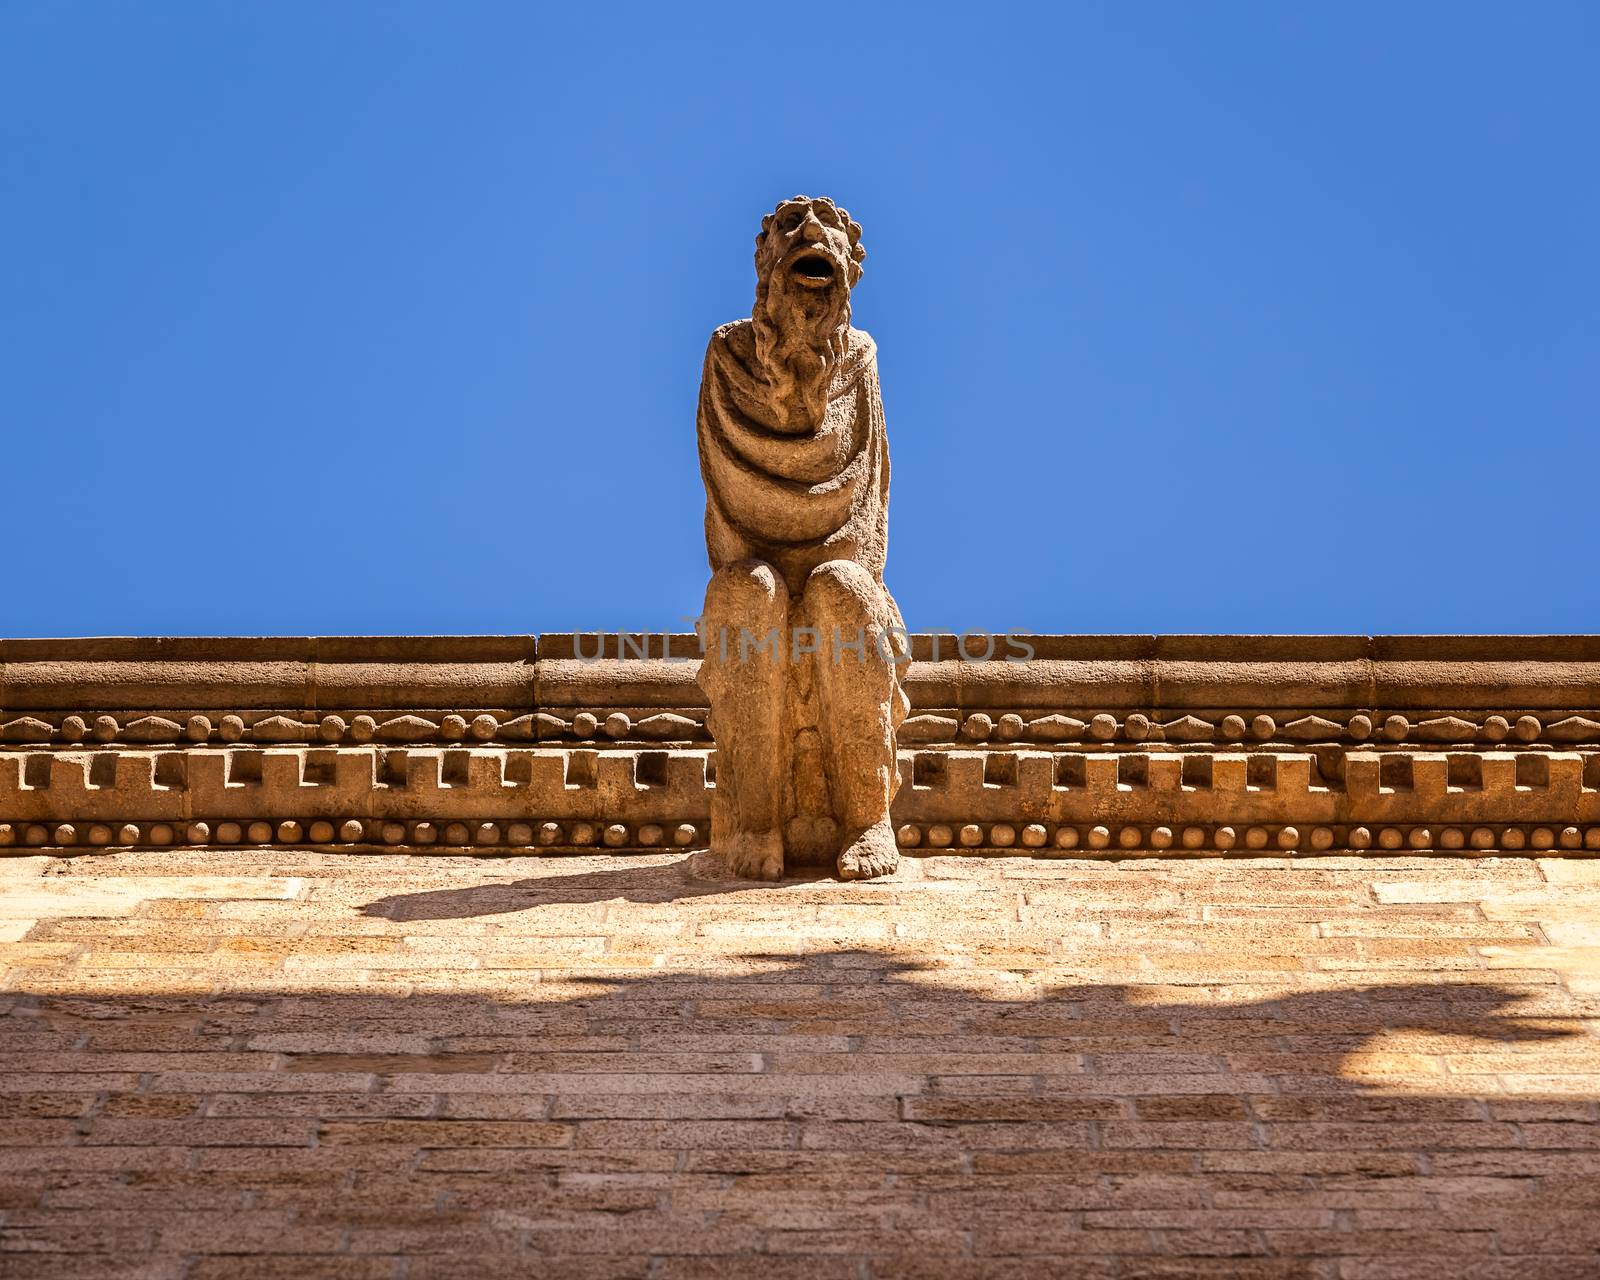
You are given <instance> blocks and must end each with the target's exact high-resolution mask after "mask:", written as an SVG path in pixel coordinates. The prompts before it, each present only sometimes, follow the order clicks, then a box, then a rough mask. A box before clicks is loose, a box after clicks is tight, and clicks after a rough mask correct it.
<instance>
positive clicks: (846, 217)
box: [756, 196, 867, 289]
mask: <svg viewBox="0 0 1600 1280" xmlns="http://www.w3.org/2000/svg"><path fill="white" fill-rule="evenodd" d="M810 205H820V206H821V207H822V212H823V214H824V216H826V214H828V213H832V214H833V215H834V217H835V218H837V219H838V225H839V226H840V227H842V228H843V229H844V232H845V234H846V235H847V236H849V237H850V264H849V265H850V280H849V284H850V287H851V288H852V289H853V288H855V286H856V281H858V280H860V279H861V274H862V267H861V263H862V261H863V260H864V259H865V258H866V256H867V250H866V248H865V246H863V245H862V243H861V224H860V223H859V222H855V221H853V220H852V219H851V217H850V211H849V210H848V209H841V208H840V207H839V206H838V205H836V204H834V202H833V201H832V200H831V199H829V198H828V197H827V196H815V197H813V196H790V197H789V198H788V199H787V200H784V201H781V202H780V203H779V204H778V207H777V208H776V209H774V210H773V211H772V212H771V213H769V214H767V215H766V217H764V218H762V219H761V232H760V234H759V235H757V236H756V273H757V274H758V275H759V274H760V273H761V246H762V245H763V244H764V243H765V242H766V239H767V232H768V231H770V230H771V229H772V224H773V223H775V222H777V221H778V220H779V219H780V218H781V217H783V215H784V213H785V212H786V211H787V210H789V209H790V208H794V207H799V208H805V207H807V206H810Z"/></svg>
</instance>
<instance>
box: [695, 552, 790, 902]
mask: <svg viewBox="0 0 1600 1280" xmlns="http://www.w3.org/2000/svg"><path fill="white" fill-rule="evenodd" d="M788 623H789V593H788V591H787V589H786V588H785V587H784V585H783V577H782V575H781V574H779V573H778V571H777V570H776V569H774V568H773V567H772V566H771V565H769V564H766V563H765V562H763V561H760V560H740V561H738V562H736V563H734V564H730V565H725V566H723V567H722V568H721V569H719V570H718V571H717V572H716V573H715V574H714V575H713V576H712V579H711V583H710V585H709V586H707V587H706V604H705V611H704V613H703V614H702V627H703V628H704V630H703V632H702V636H703V642H704V645H705V650H706V652H705V655H704V657H703V658H702V659H701V663H700V687H701V689H703V690H704V691H705V694H706V697H707V699H709V701H710V703H711V721H712V736H713V737H714V738H715V740H716V744H717V801H716V804H715V806H714V807H713V810H712V821H711V847H712V849H713V850H715V851H716V852H718V853H722V854H725V855H727V857H728V859H729V862H730V864H731V866H732V869H733V871H734V873H735V874H737V875H741V876H749V877H751V878H753V879H759V880H777V879H780V878H781V877H782V875H783V834H782V833H783V807H784V806H783V779H784V770H785V768H786V762H787V760H788V751H787V749H786V747H787V744H786V743H785V742H784V740H783V724H784V715H783V700H784V680H785V678H786V666H785V662H784V659H785V657H786V654H785V650H784V646H785V645H786V644H787V643H788Z"/></svg>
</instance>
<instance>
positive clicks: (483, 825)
mask: <svg viewBox="0 0 1600 1280" xmlns="http://www.w3.org/2000/svg"><path fill="white" fill-rule="evenodd" d="M1017 640H1021V641H1025V642H1026V644H1027V646H1028V647H1029V648H1031V649H1032V651H1033V653H1032V658H1031V660H1029V661H1005V660H1003V658H1002V657H1000V656H996V657H994V658H993V659H991V660H987V661H986V660H982V659H981V658H980V656H979V655H981V653H982V652H983V651H984V650H985V648H986V643H985V637H982V636H977V635H969V636H968V637H967V638H966V642H965V645H964V646H963V642H962V640H961V639H960V638H958V637H956V636H953V635H945V636H930V635H923V636H918V637H916V638H915V640H914V647H913V652H914V656H915V658H916V661H914V662H913V664H912V666H911V668H910V672H909V676H908V680H907V687H908V690H909V692H910V695H911V700H912V714H911V716H910V718H909V719H908V720H907V721H906V722H905V724H904V726H903V727H902V729H901V735H900V737H901V750H900V755H899V769H900V775H901V787H900V791H899V794H898V796H897V798H896V800H895V804H894V817H895V821H896V824H897V825H898V827H899V829H900V839H901V843H902V846H903V847H904V848H905V849H906V850H907V851H908V852H917V851H925V850H934V849H949V850H955V851H959V850H963V849H967V850H971V851H974V852H980V853H993V854H1000V853H1016V854H1030V855H1034V856H1058V857H1059V856H1086V855H1087V856H1102V857H1103V856H1119V855H1124V854H1128V853H1133V852H1141V853H1143V854H1145V855H1148V854H1150V853H1151V852H1157V853H1171V854H1174V855H1178V854H1219V853H1230V852H1240V853H1244V852H1252V851H1255V850H1258V849H1262V848H1271V849H1273V850H1277V851H1295V850H1300V851H1306V852H1323V851H1326V850H1329V849H1335V850H1351V851H1356V852H1360V851H1363V850H1366V849H1372V850H1373V851H1374V852H1377V851H1382V850H1390V849H1396V848H1406V849H1413V850H1422V849H1436V850H1441V851H1445V852H1448V851H1450V850H1452V849H1461V848H1466V849H1474V850H1490V849H1492V850H1499V851H1505V852H1520V851H1524V850H1526V851H1528V852H1535V851H1538V852H1549V851H1555V852H1561V851H1566V852H1573V853H1583V852H1595V851H1600V637H1589V636H1582V637H1515V636H1509V637H1476V636H1467V637H1457V636H1446V637H1348V636H1336V637H1274V636H1266V637H1245V636H1177V637H1154V636H1099V637H1093V636H1087V637H1085V636H1028V637H1014V639H1013V642H1012V643H1011V644H1010V645H1007V644H1006V643H1005V642H1004V641H1001V642H1000V643H998V644H997V645H996V646H995V650H994V652H995V653H996V654H997V655H1003V654H1005V653H1007V652H1010V653H1012V654H1013V655H1015V654H1016V653H1017V652H1018V650H1017V647H1016V644H1015V641H1017ZM963 647H965V650H966V652H967V653H968V654H970V655H972V656H970V657H963V656H962V649H963ZM696 653H697V648H696V642H695V638H694V637H693V636H692V635H674V636H662V635H651V636H631V637H619V636H617V635H615V634H611V635H607V636H604V637H600V636H574V635H544V636H537V637H535V636H494V637H411V638H332V639H330V638H318V639H283V638H267V639H249V638H230V639H166V638H163V639H104V640H12V641H0V844H5V845H10V846H11V847H19V848H28V847H47V848H50V847H60V846H69V845H111V846H126V845H135V846H142V845H158V844H168V843H182V842H185V841H189V842H193V843H256V844H266V843H294V844H313V845H328V846H330V847H341V846H347V847H368V846H381V845H412V844H432V845H438V846H443V847H471V848H478V849H483V850H485V851H488V850H490V849H494V848H506V847H522V846H532V847H544V848H549V849H551V850H562V849H571V848H581V847H585V846H588V845H598V846H609V847H612V848H624V849H626V848H649V847H655V846H660V845H671V844H673V843H681V844H694V843H698V842H703V841H704V839H705V836H706V823H707V819H708V815H709V811H710V794H711V788H713V787H714V786H715V780H716V753H715V751H714V749H712V747H711V743H710V736H709V734H708V732H707V730H706V724H705V715H706V713H705V705H704V699H703V698H702V696H701V695H700V691H699V688H698V686H697V685H696V684H695V673H696V670H697V658H696V656H695V655H696ZM847 660H848V659H847Z"/></svg>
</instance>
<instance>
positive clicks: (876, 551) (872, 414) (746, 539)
mask: <svg viewBox="0 0 1600 1280" xmlns="http://www.w3.org/2000/svg"><path fill="white" fill-rule="evenodd" d="M849 333H850V340H849V347H848V350H847V352H846V353H845V355H844V356H843V357H842V358H841V359H840V360H839V361H838V362H837V363H836V364H835V365H834V368H833V373H832V378H831V379H830V382H829V386H828V408H827V412H826V413H825V414H824V415H823V419H822V421H821V423H819V424H817V425H816V426H815V427H811V426H804V427H801V428H798V429H790V428H786V427H783V426H780V425H777V424H776V415H775V413H774V412H773V409H772V407H771V405H770V403H769V402H768V400H767V397H766V392H767V386H766V383H765V382H764V380H763V379H762V377H761V375H760V372H759V369H758V368H757V365H756V359H755V335H754V330H753V327H752V324H751V322H750V321H749V320H735V321H734V322H733V323H732V324H726V325H723V326H722V327H721V328H720V329H718V330H717V331H716V332H715V333H713V334H712V335H711V342H710V344H709V345H708V346H707V348H706V361H705V369H704V372H703V374H702V377H701V381H700V408H699V414H698V432H699V441H700V474H701V477H702V479H704V481H705V487H706V552H707V555H708V556H709V557H710V560H711V567H712V569H713V570H717V569H721V568H722V567H723V566H724V565H727V564H731V563H733V562H734V561H737V560H744V559H751V558H754V559H758V560H764V561H766V562H767V563H768V564H771V565H772V566H773V567H774V568H776V569H777V570H778V572H779V573H780V574H782V576H783V578H784V582H785V585H786V586H787V587H788V589H789V591H790V593H791V596H792V597H794V598H796V599H798V598H799V596H800V594H801V592H802V591H803V590H804V588H805V581H806V577H807V575H808V574H810V572H811V571H812V570H813V569H815V568H816V567H817V566H818V565H820V564H822V563H824V562H825V561H828V560H853V561H854V562H855V563H857V564H859V565H861V566H862V567H863V568H864V569H867V570H868V571H870V572H871V574H872V576H873V577H874V578H876V579H877V580H878V582H879V583H880V584H881V583H882V582H883V565H884V557H885V555H886V553H887V551H888V542H889V440H888V435H887V432H886V431H885V428H884V420H883V399H882V396H881V394H880V392H879V389H878V359H877V346H876V344H875V343H874V342H873V341H872V338H871V337H870V336H869V335H868V334H866V333H864V332H862V331H861V330H860V329H851V330H850V331H849ZM884 596H885V600H886V602H887V604H888V606H889V609H890V610H891V612H892V613H893V615H894V617H895V620H896V623H897V624H898V621H899V610H898V609H897V608H895V606H894V602H893V600H892V599H891V598H889V595H888V592H887V591H885V592H884Z"/></svg>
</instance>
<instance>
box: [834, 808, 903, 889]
mask: <svg viewBox="0 0 1600 1280" xmlns="http://www.w3.org/2000/svg"><path fill="white" fill-rule="evenodd" d="M899 865H900V849H899V846H898V845H896V844H895V839H894V829H893V828H892V827H891V826H890V825H889V819H888V818H883V819H881V820H879V821H878V822H875V823H873V824H872V825H871V826H870V827H868V828H867V829H866V830H865V831H863V832H862V833H861V834H860V835H858V836H857V837H856V838H855V839H854V840H852V841H851V842H850V847H849V848H847V849H846V850H845V851H844V852H843V853H841V854H840V855H839V878H840V879H841V880H870V879H872V877H874V876H886V875H888V874H889V873H890V872H892V871H893V870H894V869H895V868H896V867H898V866H899Z"/></svg>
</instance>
